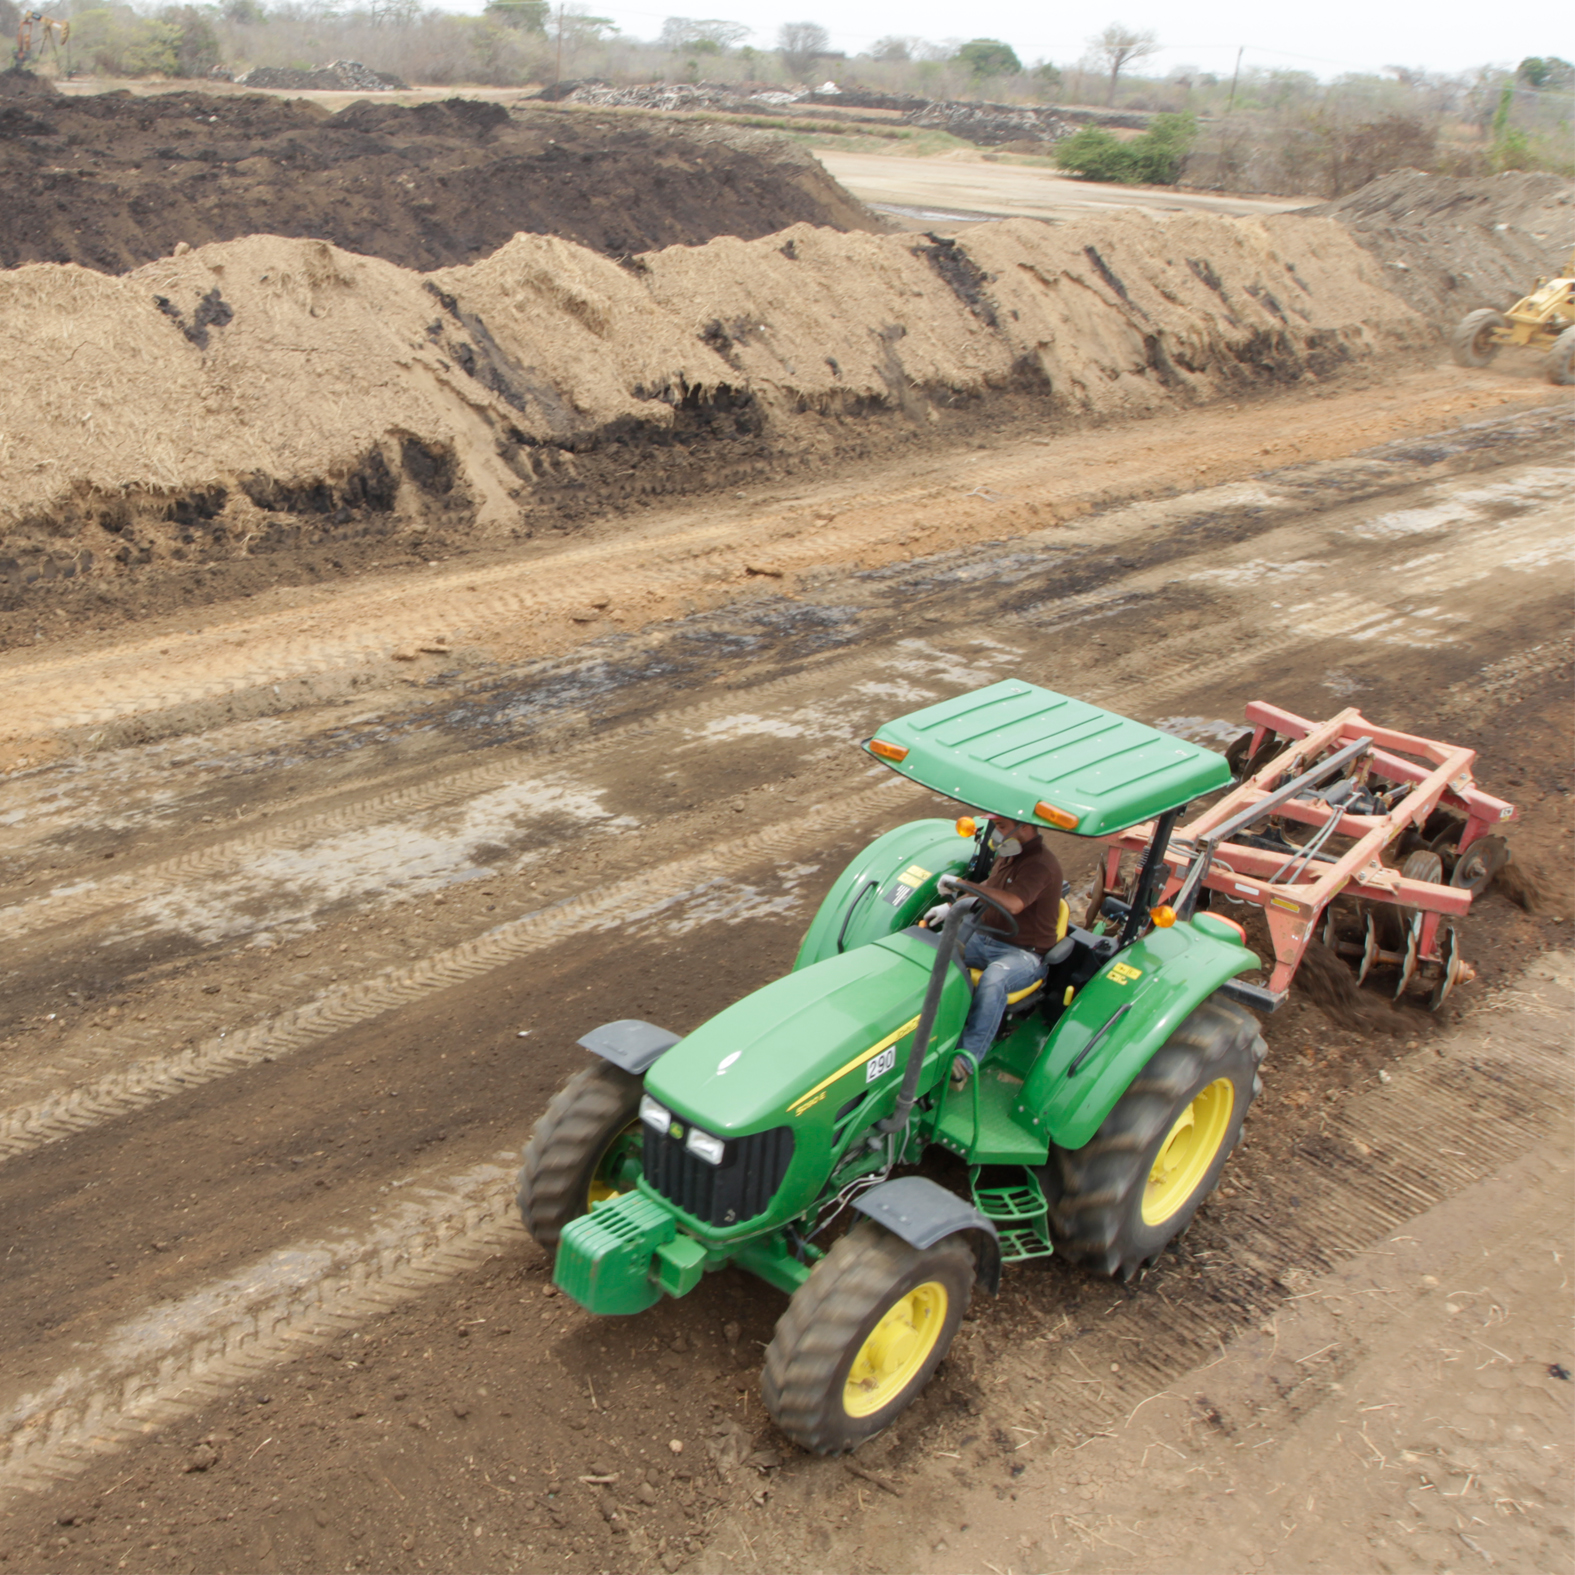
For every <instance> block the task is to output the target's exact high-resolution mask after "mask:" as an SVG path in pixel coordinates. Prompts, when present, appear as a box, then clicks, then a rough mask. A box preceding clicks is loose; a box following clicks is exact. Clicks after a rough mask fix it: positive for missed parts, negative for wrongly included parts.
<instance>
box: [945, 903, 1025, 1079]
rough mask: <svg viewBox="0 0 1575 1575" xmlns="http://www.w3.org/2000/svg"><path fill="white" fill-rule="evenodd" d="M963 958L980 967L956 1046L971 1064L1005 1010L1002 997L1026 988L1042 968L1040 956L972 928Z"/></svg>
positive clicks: (981, 1054) (991, 1039) (984, 1049)
mask: <svg viewBox="0 0 1575 1575" xmlns="http://www.w3.org/2000/svg"><path fill="white" fill-rule="evenodd" d="M963 961H964V962H965V963H967V965H968V966H969V967H970V968H982V969H983V970H984V972H983V973H981V974H980V975H979V982H978V984H976V985H975V986H974V991H973V1005H972V1007H970V1008H969V1011H968V1021H967V1022H966V1023H965V1024H964V1025H963V1032H962V1038H961V1039H960V1040H959V1041H958V1043H957V1048H958V1049H959V1050H960V1051H961V1052H962V1053H963V1054H964V1055H966V1056H967V1057H968V1059H969V1060H970V1061H972V1062H973V1064H974V1065H975V1066H978V1064H979V1063H980V1062H981V1061H982V1060H983V1059H984V1058H985V1054H986V1052H988V1050H989V1048H990V1046H991V1045H992V1044H994V1043H995V1035H996V1031H997V1030H998V1029H999V1028H1000V1026H1001V1018H1002V1017H1003V1016H1004V1015H1005V1013H1006V998H1007V996H1008V995H1011V994H1013V993H1015V992H1016V991H1018V990H1024V989H1027V987H1028V986H1029V985H1031V984H1032V983H1033V982H1034V980H1035V979H1037V978H1038V977H1039V976H1040V974H1042V973H1043V972H1044V966H1045V963H1044V958H1042V957H1041V956H1040V955H1039V953H1038V952H1031V951H1028V950H1026V949H1025V948H1023V947H1021V946H1013V945H1012V943H1011V942H1010V941H1006V940H1002V939H1000V938H999V937H997V936H993V935H986V934H984V933H983V932H982V931H978V930H976V931H975V932H974V933H973V934H972V935H971V936H969V938H968V944H967V945H966V946H965V947H964V948H963Z"/></svg>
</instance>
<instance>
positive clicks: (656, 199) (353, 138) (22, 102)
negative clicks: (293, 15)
mask: <svg viewBox="0 0 1575 1575" xmlns="http://www.w3.org/2000/svg"><path fill="white" fill-rule="evenodd" d="M6 76H7V77H8V78H9V79H10V83H11V91H9V92H7V91H5V89H4V88H3V87H0V182H3V184H4V189H5V193H6V197H5V215H6V217H5V223H4V225H3V226H0V267H6V268H12V267H16V266H17V265H18V264H21V263H29V262H74V263H80V264H82V266H83V267H86V268H94V269H97V270H99V271H100V272H104V273H123V272H125V271H127V270H128V269H132V268H136V267H138V266H139V265H140V264H143V263H147V262H151V261H152V260H153V259H155V258H157V257H166V256H168V255H170V254H171V253H172V252H173V251H174V250H175V248H176V247H177V246H178V245H180V244H182V243H184V244H185V245H187V246H202V245H206V244H208V243H210V242H213V241H228V240H234V239H235V238H236V237H238V236H243V235H256V234H271V235H286V236H310V237H313V238H316V239H320V240H326V241H330V242H332V243H333V244H334V245H336V246H339V247H342V248H344V249H345V250H346V251H351V252H359V253H361V254H363V255H365V256H370V257H382V258H385V259H387V260H388V261H389V262H393V263H397V264H399V265H400V266H401V267H404V268H418V269H419V268H438V267H442V266H444V265H446V264H452V263H464V262H470V261H473V260H474V259H476V258H478V257H484V256H486V255H487V253H489V252H493V251H496V250H497V248H498V247H500V246H502V245H503V244H504V243H505V242H506V241H508V240H509V238H510V237H511V236H513V235H515V234H516V233H518V232H520V231H524V232H526V233H528V234H542V235H559V236H563V237H564V238H566V239H568V240H571V241H576V242H578V243H579V244H580V245H582V246H587V247H589V248H590V249H591V250H592V251H598V252H605V253H607V254H609V255H612V256H627V255H628V254H630V253H632V252H639V251H646V250H649V249H650V248H651V247H657V246H672V245H697V244H699V243H701V242H703V241H708V240H710V239H711V238H712V237H713V236H715V235H743V236H758V235H768V234H770V233H771V232H772V231H773V230H780V229H783V228H785V227H786V226H788V225H790V224H798V223H809V224H825V225H831V226H833V227H835V228H838V229H860V228H875V227H877V226H878V223H879V221H878V220H876V219H874V218H873V217H872V216H871V215H870V214H869V213H868V212H867V210H865V209H864V208H863V207H861V206H860V204H859V203H857V202H856V201H855V200H854V199H853V198H851V197H849V196H848V194H847V193H846V192H845V191H843V190H842V188H841V187H840V186H838V185H837V184H836V182H835V181H833V180H832V179H831V178H830V177H829V176H828V175H827V174H826V172H825V170H824V169H822V168H821V166H820V165H819V164H817V163H816V162H815V160H814V159H812V158H810V157H809V156H808V155H806V154H802V153H799V152H798V150H797V149H796V148H794V146H793V145H792V144H791V143H789V142H788V141H787V140H786V139H784V138H782V137H778V136H774V135H771V134H769V133H763V132H755V131H748V130H744V129H728V130H718V129H717V128H704V127H685V126H683V125H680V124H668V123H663V122H661V121H657V120H654V119H653V120H645V119H642V120H640V121H638V122H635V123H630V122H628V121H627V120H624V119H620V118H617V117H611V118H609V119H606V120H603V119H599V118H598V117H596V116H594V115H589V114H565V113H562V112H559V111H553V110H547V109H538V110H531V109H526V108H517V109H515V110H513V111H512V112H511V111H510V110H509V109H506V108H505V107H504V106H503V105H501V104H495V103H488V102H484V101H481V100H476V99H459V98H455V99H449V100H446V101H444V102H440V103H430V104H421V105H418V106H416V107H414V108H404V107H402V106H400V105H397V104H376V103H372V102H370V101H366V100H363V101H361V102H359V103H355V104H352V105H350V107H349V108H347V109H344V110H341V111H340V112H339V113H338V114H329V113H327V112H326V111H325V110H323V109H322V108H321V107H320V106H319V105H316V104H312V103H308V102H306V101H303V100H299V99H280V98H273V97H269V96H265V95H260V94H259V95H245V96H242V95H237V94H206V93H168V94H156V95H152V96H149V97H133V96H132V95H131V94H130V93H124V92H122V93H103V94H95V95H91V96H87V97H74V96H73V97H66V96H62V95H60V94H57V93H55V92H53V91H52V89H50V88H49V85H48V84H47V83H42V82H39V81H38V80H36V79H31V78H25V77H19V76H18V74H17V73H6ZM23 87H25V88H26V89H27V91H26V92H23V91H21V89H22V88H23Z"/></svg>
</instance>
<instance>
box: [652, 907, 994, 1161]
mask: <svg viewBox="0 0 1575 1575" xmlns="http://www.w3.org/2000/svg"><path fill="white" fill-rule="evenodd" d="M934 961H935V950H934V947H933V946H932V945H930V944H927V943H926V941H924V940H922V939H919V938H917V937H915V936H914V935H912V934H901V935H893V936H890V937H888V938H887V939H885V940H882V941H875V942H872V943H871V944H869V945H867V946H859V947H856V948H855V949H854V950H853V951H850V952H844V953H843V954H842V955H841V956H839V957H828V958H827V959H826V960H825V961H824V962H819V963H815V964H814V965H813V966H812V967H809V968H801V969H800V970H799V971H798V972H796V973H790V974H787V975H786V976H785V977H783V978H781V979H777V980H774V981H773V982H772V983H770V984H768V985H766V986H765V987H764V988H763V989H759V990H756V991H755V993H754V994H753V995H750V996H746V997H745V998H744V999H743V1000H742V1001H737V1002H735V1003H734V1004H733V1005H732V1006H730V1007H728V1008H727V1009H726V1010H725V1011H723V1012H719V1013H718V1014H717V1015H716V1016H715V1017H713V1018H712V1019H711V1020H710V1022H708V1023H703V1024H702V1025H701V1026H700V1027H699V1028H697V1029H695V1031H694V1032H693V1033H692V1034H690V1035H689V1036H688V1037H687V1038H685V1039H680V1040H679V1041H678V1043H677V1044H675V1045H674V1046H673V1047H672V1049H670V1050H668V1051H667V1052H666V1053H665V1054H663V1055H662V1056H661V1058H660V1059H659V1060H658V1061H656V1063H655V1064H654V1065H653V1066H652V1067H651V1070H650V1071H649V1073H647V1075H646V1080H645V1086H646V1091H647V1092H648V1093H649V1094H650V1096H651V1097H652V1098H653V1099H656V1100H658V1101H660V1102H661V1103H662V1104H663V1105H666V1106H667V1107H668V1108H669V1109H670V1110H673V1111H675V1112H676V1113H678V1114H680V1115H682V1116H685V1117H686V1118H688V1119H689V1120H690V1121H692V1122H694V1123H695V1124H696V1125H698V1126H701V1127H703V1128H705V1129H706V1130H707V1131H709V1132H713V1133H715V1134H716V1135H717V1136H719V1137H728V1136H732V1135H736V1134H742V1133H748V1132H759V1131H763V1130H766V1129H768V1128H771V1127H776V1126H782V1125H784V1124H787V1123H791V1122H794V1121H796V1120H797V1118H798V1117H800V1116H802V1115H805V1114H807V1113H808V1112H809V1111H810V1110H811V1109H813V1108H814V1107H815V1106H816V1105H818V1104H820V1103H822V1102H823V1101H826V1100H830V1101H832V1102H833V1103H834V1104H835V1105H841V1104H843V1103H844V1102H845V1101H846V1100H847V1099H848V1098H849V1097H850V1096H851V1095H853V1094H855V1093H859V1092H862V1091H863V1090H864V1089H865V1087H867V1086H868V1084H870V1083H873V1082H877V1081H882V1080H885V1079H891V1080H893V1081H895V1079H896V1078H897V1077H898V1076H900V1071H901V1061H902V1054H903V1052H904V1051H905V1050H906V1047H907V1043H908V1040H909V1038H910V1036H911V1035H912V1032H913V1028H914V1025H915V1023H916V1022H917V1021H918V1016H919V1007H920V1005H921V1004H922V1002H923V999H924V988H925V984H926V981H927V980H928V978H929V973H930V968H931V967H932V965H933V964H934ZM951 972H952V975H953V984H952V987H951V988H949V989H948V990H947V992H946V994H945V995H944V996H943V998H942V1003H941V1012H940V1015H939V1016H938V1017H937V1020H936V1034H937V1036H939V1035H940V1034H941V1033H942V1032H944V1031H946V1029H947V1026H948V1025H950V1030H951V1031H952V1032H954V1033H955V1032H956V1030H957V1028H958V1027H960V1025H961V1022H962V1019H963V1017H964V1016H965V1015H966V1013H967V1003H968V1000H969V998H970V991H969V987H968V983H967V980H966V977H965V976H964V975H963V973H962V972H961V970H960V969H959V968H957V967H956V966H955V965H954V966H953V968H952V970H951ZM887 1051H894V1052H895V1053H894V1054H891V1055H887V1054H885V1052H887ZM876 1068H878V1069H879V1070H875V1069H876Z"/></svg>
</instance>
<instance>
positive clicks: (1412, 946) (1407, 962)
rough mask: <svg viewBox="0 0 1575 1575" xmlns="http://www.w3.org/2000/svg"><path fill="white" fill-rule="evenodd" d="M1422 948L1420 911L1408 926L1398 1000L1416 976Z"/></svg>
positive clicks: (1397, 989) (1434, 856)
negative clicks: (1417, 961) (1417, 962)
mask: <svg viewBox="0 0 1575 1575" xmlns="http://www.w3.org/2000/svg"><path fill="white" fill-rule="evenodd" d="M1429 857H1432V858H1436V857H1437V854H1430V855H1429ZM1421 949H1422V915H1421V914H1420V913H1418V914H1414V915H1413V916H1412V919H1411V922H1410V924H1409V925H1408V926H1407V927H1406V932H1405V954H1404V955H1403V957H1402V958H1401V960H1400V980H1399V983H1397V984H1396V985H1395V999H1396V1000H1397V1001H1398V1000H1399V999H1400V997H1401V996H1402V995H1404V994H1405V992H1406V986H1407V985H1409V984H1410V983H1411V980H1412V979H1413V978H1414V977H1415V976H1416V959H1417V954H1418V952H1420V951H1421Z"/></svg>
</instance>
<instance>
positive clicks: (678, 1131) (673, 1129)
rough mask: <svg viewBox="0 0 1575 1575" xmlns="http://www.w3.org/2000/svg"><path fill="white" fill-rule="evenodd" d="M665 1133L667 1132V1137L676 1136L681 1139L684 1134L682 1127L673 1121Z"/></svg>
mask: <svg viewBox="0 0 1575 1575" xmlns="http://www.w3.org/2000/svg"><path fill="white" fill-rule="evenodd" d="M667 1133H668V1136H669V1137H675V1138H678V1139H680V1140H682V1138H683V1135H684V1129H683V1128H682V1127H681V1126H680V1125H679V1124H678V1123H677V1122H676V1121H675V1122H674V1123H673V1124H672V1125H671V1126H670V1127H669V1128H668V1129H667Z"/></svg>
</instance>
